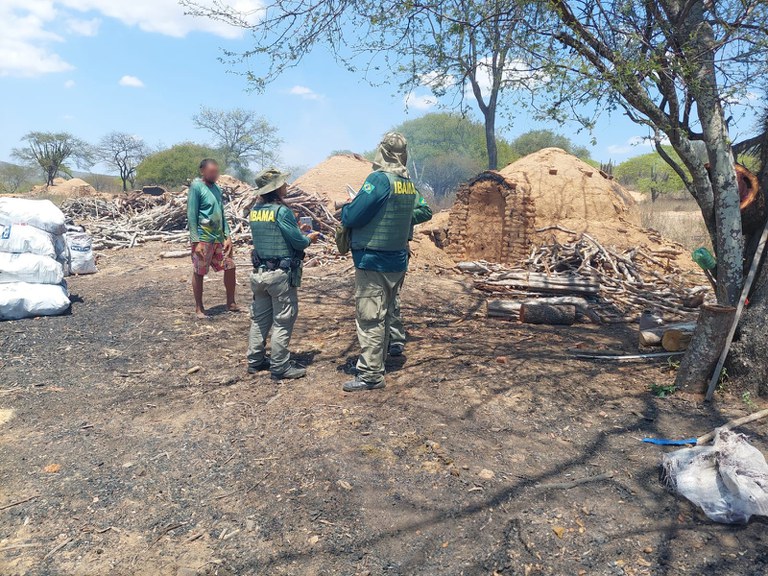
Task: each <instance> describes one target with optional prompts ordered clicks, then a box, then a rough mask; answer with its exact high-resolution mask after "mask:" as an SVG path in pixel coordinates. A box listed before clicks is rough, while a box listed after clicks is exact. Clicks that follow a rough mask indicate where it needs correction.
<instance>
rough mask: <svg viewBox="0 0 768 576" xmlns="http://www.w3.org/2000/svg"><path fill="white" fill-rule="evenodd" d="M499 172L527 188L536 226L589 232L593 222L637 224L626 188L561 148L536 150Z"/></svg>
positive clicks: (635, 213)
mask: <svg viewBox="0 0 768 576" xmlns="http://www.w3.org/2000/svg"><path fill="white" fill-rule="evenodd" d="M500 173H501V175H502V176H504V177H505V178H506V179H508V180H510V181H512V182H515V183H518V184H523V183H524V184H527V186H528V187H529V188H530V191H531V198H532V200H533V202H534V205H535V208H536V226H537V228H542V227H545V226H551V225H554V224H560V225H563V226H567V227H570V228H574V227H575V228H576V229H578V228H582V230H579V231H588V230H589V227H590V225H592V224H593V223H596V222H616V221H618V220H625V221H629V222H633V223H636V224H639V223H640V217H639V214H637V212H636V211H635V210H634V208H635V204H636V203H635V200H634V199H633V198H632V195H631V194H630V193H629V191H627V190H625V189H624V188H622V187H621V186H620V185H619V184H618V183H617V182H616V181H614V180H609V179H608V178H605V177H603V176H602V175H601V174H600V171H599V170H598V169H597V168H595V167H593V166H590V165H589V164H587V163H586V162H584V161H583V160H580V159H579V158H577V157H576V156H573V155H571V154H568V152H566V151H565V150H561V149H560V148H544V149H543V150H539V151H538V152H535V153H534V154H530V155H528V156H526V157H525V158H521V159H520V160H518V161H517V162H513V163H512V164H510V165H509V166H507V167H505V168H504V169H503V170H501V171H500Z"/></svg>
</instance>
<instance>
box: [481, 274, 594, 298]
mask: <svg viewBox="0 0 768 576" xmlns="http://www.w3.org/2000/svg"><path fill="white" fill-rule="evenodd" d="M482 282H483V283H484V284H487V285H489V286H511V287H515V288H523V289H526V290H532V291H535V292H551V293H556V294H583V295H596V294H598V293H599V292H600V283H599V282H597V281H596V280H593V279H592V278H587V277H584V276H576V275H567V276H566V275H563V276H547V275H546V274H539V273H534V272H504V273H502V274H493V275H492V276H491V277H490V278H488V279H487V280H483V281H482Z"/></svg>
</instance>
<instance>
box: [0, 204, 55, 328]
mask: <svg viewBox="0 0 768 576" xmlns="http://www.w3.org/2000/svg"><path fill="white" fill-rule="evenodd" d="M66 230H67V227H66V225H65V220H64V214H63V213H62V212H61V210H59V209H58V208H57V207H56V206H55V205H54V204H53V203H52V202H50V201H49V200H26V199H21V198H0V320H16V319H19V318H26V317H31V316H52V315H56V314H62V313H64V312H66V311H67V309H68V308H69V305H70V301H69V293H68V291H67V286H66V282H65V281H64V276H65V275H66V274H68V272H69V250H68V248H67V242H66V239H65V238H64V234H65V232H66Z"/></svg>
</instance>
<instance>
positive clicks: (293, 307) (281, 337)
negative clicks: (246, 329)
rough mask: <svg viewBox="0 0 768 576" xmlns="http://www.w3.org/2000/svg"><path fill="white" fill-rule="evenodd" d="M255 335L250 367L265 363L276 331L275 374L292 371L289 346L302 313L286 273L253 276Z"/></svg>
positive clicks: (252, 342) (252, 322) (249, 351)
mask: <svg viewBox="0 0 768 576" xmlns="http://www.w3.org/2000/svg"><path fill="white" fill-rule="evenodd" d="M251 290H253V304H252V305H251V333H250V336H249V339H248V365H249V366H258V365H259V364H261V363H262V362H264V358H265V353H266V345H267V336H268V335H269V331H270V329H271V330H272V343H271V344H272V373H274V374H281V373H282V372H285V370H287V369H288V366H289V363H290V360H291V354H290V352H289V351H288V346H289V345H290V342H291V334H293V326H294V324H295V323H296V317H297V316H298V314H299V297H298V293H297V291H296V288H292V287H291V285H290V282H289V274H288V272H285V271H283V270H274V271H272V272H268V271H266V270H265V271H259V272H254V273H253V274H251Z"/></svg>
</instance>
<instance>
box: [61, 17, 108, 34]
mask: <svg viewBox="0 0 768 576" xmlns="http://www.w3.org/2000/svg"><path fill="white" fill-rule="evenodd" d="M100 26H101V20H100V19H99V18H91V19H90V20H80V19H78V18H69V19H67V32H69V33H70V34H75V35H77V36H96V35H97V34H98V33H99V27H100Z"/></svg>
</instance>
